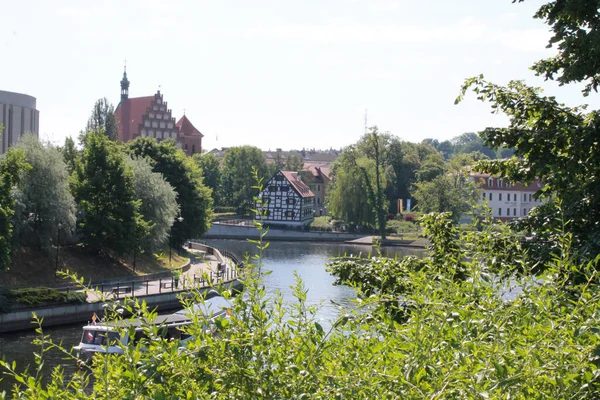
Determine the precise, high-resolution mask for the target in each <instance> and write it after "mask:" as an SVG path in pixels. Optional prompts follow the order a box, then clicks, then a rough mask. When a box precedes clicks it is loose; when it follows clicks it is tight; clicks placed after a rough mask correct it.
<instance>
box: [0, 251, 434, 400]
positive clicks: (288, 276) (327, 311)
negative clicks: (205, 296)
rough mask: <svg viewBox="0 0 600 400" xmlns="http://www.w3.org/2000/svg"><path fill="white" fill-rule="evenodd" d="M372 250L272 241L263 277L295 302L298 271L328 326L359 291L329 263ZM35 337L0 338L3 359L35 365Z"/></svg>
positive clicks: (53, 331) (51, 359) (65, 334)
mask: <svg viewBox="0 0 600 400" xmlns="http://www.w3.org/2000/svg"><path fill="white" fill-rule="evenodd" d="M207 243H208V244H209V245H211V246H215V247H218V248H224V249H227V250H230V251H232V252H233V253H234V254H236V255H238V256H239V257H243V256H244V255H245V254H250V255H253V254H255V253H256V245H255V244H252V243H249V242H246V241H241V240H209V241H207ZM369 250H370V247H367V246H358V245H348V244H337V243H336V244H331V243H312V242H271V243H270V246H269V247H268V249H267V250H265V252H264V257H263V267H262V268H263V271H272V273H271V274H269V275H266V276H265V277H264V278H263V282H264V285H265V288H266V291H267V295H273V294H274V293H275V292H276V291H280V292H281V293H282V295H283V297H284V301H293V300H294V298H293V296H292V290H291V288H290V286H293V285H294V271H297V273H298V275H299V276H300V277H301V278H302V280H303V281H304V285H305V287H306V289H308V293H307V303H308V304H312V305H320V306H321V307H320V309H319V312H318V313H317V318H318V319H320V320H321V321H322V325H324V326H327V325H329V324H328V322H329V321H332V320H334V319H335V318H336V317H337V316H338V313H339V310H338V308H336V306H334V305H333V304H331V302H330V301H329V300H333V301H334V302H336V303H338V304H340V305H341V306H342V307H349V306H350V304H351V300H352V299H354V298H355V293H354V290H353V289H351V288H349V287H346V286H333V281H334V278H333V276H331V275H330V274H329V273H328V272H327V271H326V270H325V264H326V263H327V261H328V260H329V259H331V258H333V257H337V256H341V255H344V254H348V255H349V254H355V255H357V254H359V253H363V254H365V253H366V252H368V251H369ZM383 253H384V254H386V255H389V256H394V255H399V256H401V255H409V254H416V255H418V254H421V253H422V250H419V249H408V248H400V247H394V248H384V249H383ZM81 328H82V327H81V324H76V325H69V326H61V327H55V328H47V329H45V330H44V333H45V334H48V335H50V336H51V337H52V339H53V340H55V341H62V342H63V345H64V347H66V348H71V347H72V346H75V345H76V344H78V343H79V340H80V338H81ZM35 337H36V334H35V332H33V331H25V332H17V333H8V334H0V358H4V359H5V360H7V361H13V360H15V361H16V362H17V365H18V366H20V367H21V368H23V367H25V366H27V365H32V366H33V362H34V355H33V352H34V351H38V348H37V347H36V346H34V345H33V344H32V341H33V340H34V339H35ZM46 357H47V358H46V361H45V366H46V368H45V370H46V371H49V368H51V367H54V366H56V365H61V366H62V367H63V368H64V371H65V375H66V376H69V375H70V374H72V372H73V371H75V368H76V367H75V364H74V363H73V361H72V360H65V359H63V356H62V355H61V354H60V353H58V352H57V351H56V352H54V351H51V352H49V353H48V354H47V356H46ZM21 368H18V369H21ZM7 389H8V382H7V381H6V382H0V392H2V390H7Z"/></svg>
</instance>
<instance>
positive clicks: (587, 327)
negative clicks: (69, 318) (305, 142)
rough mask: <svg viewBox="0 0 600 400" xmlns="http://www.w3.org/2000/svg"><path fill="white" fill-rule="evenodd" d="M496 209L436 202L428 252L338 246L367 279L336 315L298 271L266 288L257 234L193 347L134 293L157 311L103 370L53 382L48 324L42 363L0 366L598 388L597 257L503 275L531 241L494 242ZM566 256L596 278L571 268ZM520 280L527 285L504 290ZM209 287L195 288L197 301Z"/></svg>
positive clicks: (72, 384)
mask: <svg viewBox="0 0 600 400" xmlns="http://www.w3.org/2000/svg"><path fill="white" fill-rule="evenodd" d="M489 222H490V221H489V220H488V221H484V224H483V225H482V226H481V227H480V228H481V229H480V230H479V231H470V232H459V231H458V230H456V228H455V227H454V225H453V224H452V223H451V222H450V221H449V220H448V218H447V216H444V215H428V216H425V217H424V219H423V223H424V227H425V230H426V231H427V234H428V236H429V238H430V240H431V241H432V243H434V245H433V248H432V249H431V250H430V253H428V256H427V257H425V258H417V257H414V256H411V257H405V258H403V259H387V258H384V257H381V256H376V257H372V258H371V257H369V258H356V257H352V258H349V259H348V258H346V259H339V260H336V261H335V262H334V263H333V264H332V265H331V266H330V268H331V270H332V271H334V272H335V273H336V276H337V278H338V282H339V283H346V284H351V285H353V286H354V287H356V289H357V290H358V292H359V298H358V300H357V301H356V303H355V305H354V307H353V308H350V309H348V308H346V309H340V315H339V317H338V318H337V319H336V320H334V321H332V322H331V324H330V325H329V326H327V325H324V324H323V323H322V321H319V320H317V319H316V317H315V313H316V307H315V306H311V305H309V304H307V301H306V299H307V296H306V293H307V289H306V288H305V287H304V285H303V284H302V282H301V281H300V279H299V278H298V277H296V284H295V285H294V286H292V288H291V289H292V294H293V296H294V299H295V300H294V301H293V302H290V303H284V302H283V298H282V295H281V294H276V295H275V296H269V297H267V296H266V294H265V287H264V283H263V281H262V280H261V275H262V273H264V272H265V271H262V266H261V258H260V256H261V254H262V252H263V250H264V249H265V248H266V247H267V244H265V243H264V242H262V240H258V241H257V242H256V244H257V247H258V254H257V256H255V257H252V259H248V260H247V269H246V270H245V273H244V278H243V281H244V285H245V287H246V292H245V294H244V296H238V297H236V298H230V301H231V302H232V307H231V317H230V318H226V319H220V320H216V321H211V316H210V315H208V316H207V315H203V314H199V313H192V312H191V311H190V314H189V315H190V317H191V318H193V321H194V322H193V323H192V325H191V326H189V327H188V328H186V332H187V333H188V334H190V335H191V336H192V337H193V340H192V341H191V342H190V343H188V344H187V346H186V347H185V348H181V347H180V344H179V343H178V342H177V341H172V340H168V339H166V338H164V337H163V336H161V335H160V331H159V328H158V327H156V326H154V325H152V324H151V321H152V320H153V319H154V318H155V317H156V314H155V313H152V312H150V311H149V310H148V309H147V308H146V307H145V305H144V304H137V305H135V306H133V305H125V306H124V308H125V309H127V310H130V311H132V312H133V313H134V315H136V316H138V317H141V316H143V317H144V320H146V321H150V322H144V323H143V324H142V327H143V329H144V331H145V336H146V337H147V338H148V339H142V340H141V341H140V342H139V343H137V344H135V345H130V346H123V347H122V349H123V354H122V355H109V356H106V355H103V354H98V355H96V356H95V358H94V364H93V366H92V368H91V373H92V375H93V379H90V378H89V377H88V376H87V375H86V372H83V371H77V372H75V373H74V375H73V377H72V378H70V379H64V377H63V375H62V371H61V370H56V371H54V372H53V374H54V375H53V379H52V380H51V381H50V382H49V383H47V384H45V385H42V383H41V382H42V377H41V374H40V373H39V371H41V365H43V362H44V357H45V354H46V353H47V352H48V351H49V350H50V349H60V346H58V345H57V344H56V343H54V342H53V341H52V340H51V339H50V338H49V337H48V336H44V335H42V334H41V331H40V339H39V340H38V343H39V344H40V346H41V351H39V352H38V353H37V354H38V357H37V358H36V366H37V367H36V368H35V369H34V370H33V371H31V370H29V371H26V372H17V366H16V365H14V364H11V363H9V362H7V361H0V367H2V368H3V370H4V372H5V374H7V375H8V376H11V377H12V378H13V379H14V380H15V381H16V382H17V386H15V387H14V389H13V393H12V395H13V396H14V397H15V398H18V397H21V398H50V397H52V398H63V399H76V398H90V397H91V398H119V399H120V398H153V399H167V398H207V399H208V398H218V399H229V398H231V399H237V398H265V399H272V398H285V399H288V398H321V399H331V398H344V399H346V398H352V399H355V398H357V399H371V398H372V399H380V398H393V399H395V398H408V399H412V398H417V399H421V398H423V399H424V398H590V399H592V398H597V397H598V396H599V395H600V381H599V380H598V376H600V371H599V369H598V365H597V364H598V360H597V354H598V350H597V349H598V346H599V345H600V338H599V337H598V333H597V326H598V325H599V323H600V313H599V311H600V310H599V305H600V293H599V292H598V290H597V288H596V287H595V285H593V284H591V282H594V281H596V280H597V278H598V277H597V274H598V272H596V265H595V264H596V263H598V262H600V259H598V260H595V261H594V262H591V263H589V264H584V265H574V264H572V263H571V262H570V261H569V260H568V258H562V259H555V260H553V261H551V262H550V264H549V265H548V269H547V270H548V274H546V275H545V276H544V279H543V281H542V282H540V281H538V280H534V279H532V278H531V277H530V276H527V275H513V274H510V275H507V276H500V275H494V271H495V266H496V265H497V262H496V258H497V257H498V256H501V258H502V259H503V260H504V261H507V262H510V263H516V264H518V263H520V261H519V257H521V256H522V255H523V253H524V252H523V249H521V248H518V247H516V248H514V247H509V250H510V253H509V254H507V252H506V249H505V248H502V247H501V246H497V244H498V243H497V241H496V238H495V237H494V234H493V231H492V230H491V225H490V224H489ZM257 224H258V225H259V227H260V226H261V223H260V221H258V222H257ZM263 233H264V232H263ZM501 236H503V237H504V235H503V234H501ZM504 239H506V237H504ZM565 239H566V240H565V241H563V242H562V245H563V249H564V250H565V253H568V246H569V244H568V238H567V237H565ZM463 243H467V246H461V244H463ZM507 256H508V258H507ZM566 270H577V271H579V272H580V273H581V274H582V275H583V276H585V277H586V279H585V280H583V281H582V282H581V283H577V282H574V281H571V280H569V279H568V278H566V275H565V274H564V271H566ZM266 273H268V271H267V272H266ZM514 286H517V287H519V291H517V292H515V293H514V294H513V295H512V297H507V295H506V290H507V288H509V287H514ZM221 290H222V288H221ZM574 293H577V295H576V296H575V295H573V294H574ZM224 294H225V296H227V297H228V296H229V292H228V291H224ZM204 301H205V300H204V296H203V295H202V294H196V296H195V298H193V299H190V300H189V302H186V304H187V306H190V305H191V304H193V303H202V302H204ZM119 306H121V305H119ZM108 310H109V311H108V313H107V314H108V316H109V318H110V319H113V318H119V317H118V315H119V314H117V313H115V312H113V311H112V310H113V309H112V307H109V308H108ZM207 326H212V327H213V328H214V329H215V331H216V334H213V333H212V332H210V330H207V329H206V327H207ZM62 351H63V352H64V353H63V354H65V356H67V357H68V356H69V352H68V351H67V350H64V349H63V350H62ZM106 357H108V358H106Z"/></svg>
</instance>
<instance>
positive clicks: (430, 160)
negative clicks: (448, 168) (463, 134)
mask: <svg viewBox="0 0 600 400" xmlns="http://www.w3.org/2000/svg"><path fill="white" fill-rule="evenodd" d="M444 170H445V169H444V158H443V156H442V154H441V153H433V154H429V155H428V156H427V157H426V158H425V160H424V161H423V163H422V164H421V166H420V168H419V169H418V171H417V173H416V178H417V180H418V181H420V182H423V181H432V180H433V179H435V178H437V177H438V176H440V175H441V174H443V173H444Z"/></svg>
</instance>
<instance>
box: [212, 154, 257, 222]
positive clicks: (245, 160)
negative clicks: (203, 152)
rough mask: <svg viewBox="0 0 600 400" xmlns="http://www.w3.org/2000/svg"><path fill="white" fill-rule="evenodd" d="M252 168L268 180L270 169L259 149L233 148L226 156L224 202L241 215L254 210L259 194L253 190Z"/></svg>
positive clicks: (224, 161) (224, 165) (223, 179)
mask: <svg viewBox="0 0 600 400" xmlns="http://www.w3.org/2000/svg"><path fill="white" fill-rule="evenodd" d="M252 168H256V169H257V170H258V173H259V176H261V177H264V178H267V176H266V175H267V173H268V169H267V167H266V165H265V159H264V156H263V153H262V151H261V150H260V149H259V148H258V147H253V146H239V147H232V148H230V149H229V151H228V152H227V154H225V158H224V159H223V172H222V185H223V202H224V204H226V205H228V206H233V207H236V208H237V210H238V212H239V213H248V212H250V210H251V209H252V208H254V197H255V196H256V195H257V194H258V192H257V190H256V189H254V188H253V186H254V177H253V176H252Z"/></svg>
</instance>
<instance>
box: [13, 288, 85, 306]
mask: <svg viewBox="0 0 600 400" xmlns="http://www.w3.org/2000/svg"><path fill="white" fill-rule="evenodd" d="M5 297H6V299H7V302H8V304H9V305H12V304H22V305H25V306H38V305H41V304H85V303H86V302H87V297H86V295H85V293H81V292H61V291H58V290H56V289H51V288H44V287H39V288H22V289H13V290H9V291H7V292H6V294H5Z"/></svg>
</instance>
